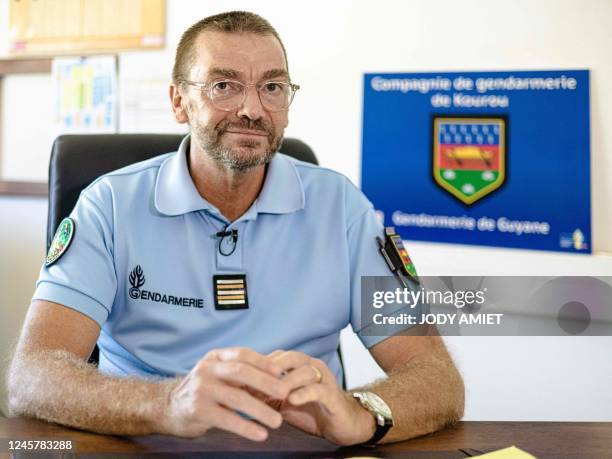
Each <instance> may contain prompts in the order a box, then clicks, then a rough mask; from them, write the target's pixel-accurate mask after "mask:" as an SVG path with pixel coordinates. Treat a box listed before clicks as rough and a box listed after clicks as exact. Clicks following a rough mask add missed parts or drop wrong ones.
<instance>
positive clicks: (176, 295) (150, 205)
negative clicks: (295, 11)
mask: <svg viewBox="0 0 612 459" xmlns="http://www.w3.org/2000/svg"><path fill="white" fill-rule="evenodd" d="M188 148H189V136H188V137H186V138H185V139H184V140H183V141H182V143H181V145H180V147H179V150H178V151H177V152H175V153H169V154H165V155H162V156H158V157H155V158H153V159H150V160H147V161H144V162H140V163H137V164H133V165H131V166H128V167H125V168H123V169H119V170H117V171H114V172H111V173H109V174H107V175H104V176H102V177H100V178H99V179H97V180H96V181H94V182H93V183H92V184H91V185H90V186H89V187H87V188H86V189H85V190H84V191H83V192H82V193H81V196H80V198H79V201H78V203H77V205H76V206H75V208H74V210H73V211H72V213H71V215H70V216H71V218H73V219H74V221H75V225H76V230H75V234H74V237H73V240H72V243H71V245H70V247H69V248H68V250H67V251H66V252H65V253H64V255H63V256H62V257H61V258H60V259H59V260H58V261H57V262H56V263H55V264H53V265H51V266H50V267H48V268H47V267H44V266H43V268H42V270H41V273H40V278H39V280H38V282H37V286H36V291H35V294H34V299H42V300H48V301H53V302H56V303H60V304H63V305H65V306H67V307H70V308H72V309H75V310H77V311H79V312H81V313H83V314H85V315H87V316H88V317H90V318H92V319H93V320H95V321H96V322H97V323H98V324H99V325H100V327H101V334H100V337H99V340H98V346H99V348H100V363H99V368H100V370H101V371H103V372H105V373H109V374H114V375H136V376H143V377H147V376H164V377H166V376H168V377H170V376H178V375H183V374H186V373H187V372H189V370H190V369H191V368H192V367H193V366H194V365H195V364H196V363H197V362H198V360H199V359H201V358H202V357H203V356H204V355H205V354H206V353H207V352H208V351H210V350H211V349H215V348H222V347H228V346H245V347H249V348H252V349H254V350H255V351H258V352H261V353H269V352H271V351H273V350H276V349H295V350H298V351H301V352H304V353H306V354H309V355H311V356H314V357H317V358H320V359H322V360H324V361H325V362H326V363H327V364H328V365H329V367H330V368H331V370H332V371H333V372H335V373H336V375H337V377H338V379H339V380H340V378H341V368H340V363H339V360H338V356H337V352H336V349H337V347H338V341H339V335H340V330H342V329H343V328H344V327H345V326H346V325H347V324H349V323H350V324H351V325H352V328H353V329H354V330H355V331H356V333H357V335H358V336H359V337H360V339H361V340H362V342H363V343H364V344H365V345H366V346H367V347H371V346H373V345H375V344H376V343H378V342H379V341H381V340H383V339H384V338H385V337H371V336H363V334H362V333H361V332H362V330H363V328H364V327H365V326H367V325H368V324H362V323H361V321H360V316H361V313H360V278H361V276H365V275H371V276H374V275H377V276H388V275H390V271H389V269H388V267H387V265H386V264H385V262H384V260H383V258H382V257H381V255H380V253H379V252H378V246H377V244H376V241H375V237H376V236H382V234H383V228H382V226H381V224H380V222H379V221H378V219H377V218H376V216H375V214H374V211H373V208H372V205H371V204H370V202H369V201H368V200H367V199H366V198H365V196H364V195H363V194H362V193H361V192H360V191H359V190H358V189H357V188H356V187H355V186H354V185H353V184H352V183H351V182H350V181H349V180H348V179H347V178H346V177H344V176H343V175H341V174H339V173H337V172H334V171H331V170H328V169H324V168H322V167H318V166H314V165H311V164H307V163H304V162H300V161H297V160H295V159H292V158H290V157H288V156H286V155H283V154H277V155H275V156H274V158H273V159H272V161H271V162H270V164H269V165H268V169H267V173H266V177H265V181H264V185H263V188H262V190H261V192H260V194H259V196H258V197H257V199H256V200H255V202H254V203H253V204H252V206H251V207H250V208H249V209H248V210H247V211H246V212H245V213H244V215H242V216H241V217H240V218H239V219H237V220H236V221H234V222H229V221H227V219H226V218H225V217H223V215H221V213H220V212H219V210H218V209H217V208H215V207H214V206H213V205H211V204H210V203H209V202H207V201H206V200H205V199H203V198H202V197H201V196H200V194H199V193H198V191H197V190H196V188H195V185H194V183H193V181H192V179H191V176H190V174H189V171H188V168H187V155H188ZM227 225H229V226H227ZM226 226H227V230H231V229H236V230H238V240H237V242H236V247H235V250H234V251H233V253H231V255H228V256H225V255H223V254H221V253H220V250H219V238H218V237H216V236H215V233H217V232H219V231H222V230H224V229H225V228H226ZM226 243H227V244H226ZM223 245H224V246H225V245H227V247H221V249H222V250H223V251H224V252H225V253H228V252H231V249H232V248H233V247H231V238H226V239H224V244H223ZM219 274H245V275H246V282H247V290H248V292H247V295H248V303H249V307H248V309H238V310H217V309H215V302H214V296H213V280H212V279H213V276H214V275H219Z"/></svg>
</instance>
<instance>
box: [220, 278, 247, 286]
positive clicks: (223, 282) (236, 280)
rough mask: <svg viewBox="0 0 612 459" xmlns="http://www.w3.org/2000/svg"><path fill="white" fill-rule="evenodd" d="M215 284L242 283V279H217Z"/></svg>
mask: <svg viewBox="0 0 612 459" xmlns="http://www.w3.org/2000/svg"><path fill="white" fill-rule="evenodd" d="M215 282H217V285H219V284H244V281H243V280H242V279H217V280H216V281H215Z"/></svg>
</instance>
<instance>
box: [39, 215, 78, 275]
mask: <svg viewBox="0 0 612 459" xmlns="http://www.w3.org/2000/svg"><path fill="white" fill-rule="evenodd" d="M75 226H76V225H75V223H74V220H73V219H72V218H64V219H63V220H62V221H61V222H60V224H59V226H58V227H57V231H56V232H55V236H53V241H51V246H50V247H49V253H47V258H46V259H45V266H51V265H52V264H53V263H55V262H56V261H57V260H59V259H60V258H61V256H62V255H64V253H66V250H68V247H69V246H70V243H71V242H72V237H73V236H74V230H75Z"/></svg>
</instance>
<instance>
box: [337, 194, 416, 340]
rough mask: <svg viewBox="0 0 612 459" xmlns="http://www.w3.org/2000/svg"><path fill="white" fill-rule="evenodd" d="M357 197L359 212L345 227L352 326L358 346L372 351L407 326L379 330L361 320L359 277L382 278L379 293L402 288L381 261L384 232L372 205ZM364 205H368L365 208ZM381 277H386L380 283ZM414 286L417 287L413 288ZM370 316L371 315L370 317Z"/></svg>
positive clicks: (398, 307) (395, 308) (366, 321)
mask: <svg viewBox="0 0 612 459" xmlns="http://www.w3.org/2000/svg"><path fill="white" fill-rule="evenodd" d="M355 193H358V194H359V196H354V197H353V199H354V200H356V201H357V202H361V205H360V207H361V209H362V210H361V212H360V213H359V214H358V215H357V216H355V217H353V218H352V220H351V221H349V224H348V229H347V230H348V235H347V236H348V245H349V254H350V255H349V256H350V263H351V317H350V321H351V326H352V327H353V330H354V331H355V333H357V336H358V337H359V339H360V340H361V342H362V343H363V344H364V345H365V346H366V347H367V348H371V347H373V346H374V345H376V344H378V343H379V342H381V341H383V340H385V339H386V338H388V337H390V336H393V335H395V334H397V333H401V332H402V331H405V330H406V329H407V328H408V326H406V325H398V326H387V327H385V328H383V327H381V326H375V327H373V326H372V325H374V324H373V322H371V321H370V320H368V319H366V318H365V315H364V317H363V318H362V309H361V306H362V304H361V295H362V285H361V284H362V277H363V276H381V277H380V278H378V279H377V280H376V282H377V285H378V288H380V289H381V290H394V289H395V288H397V287H400V288H403V286H402V285H401V284H400V283H399V281H398V280H397V279H396V278H395V277H394V276H393V273H392V272H391V270H390V269H389V267H388V266H387V264H386V262H385V260H384V259H383V257H382V255H381V253H380V251H379V248H378V243H377V242H376V237H380V238H383V237H384V228H383V225H382V223H381V222H380V220H379V219H378V217H377V216H376V213H375V212H374V209H373V207H372V205H371V204H370V203H369V201H367V199H366V198H365V196H363V194H362V193H361V192H359V191H358V190H355ZM363 202H365V203H367V205H364V204H363ZM382 276H385V278H384V279H383V278H382ZM415 285H416V284H415ZM415 285H412V283H410V285H409V287H410V288H415ZM404 307H406V306H405V305H396V306H395V307H393V306H392V305H391V306H390V307H389V308H388V311H391V310H392V311H393V312H397V311H399V310H401V309H402V308H404ZM406 312H407V313H414V311H412V310H410V309H409V308H407V310H406ZM370 315H371V314H370ZM368 329H369V330H370V331H371V330H377V331H378V332H380V331H381V330H384V335H383V336H374V335H373V333H370V332H368Z"/></svg>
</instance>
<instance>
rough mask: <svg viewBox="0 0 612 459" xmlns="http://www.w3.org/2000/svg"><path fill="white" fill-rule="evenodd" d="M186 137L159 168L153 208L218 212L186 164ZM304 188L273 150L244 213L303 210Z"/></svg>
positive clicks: (173, 211)
mask: <svg viewBox="0 0 612 459" xmlns="http://www.w3.org/2000/svg"><path fill="white" fill-rule="evenodd" d="M189 145H190V136H189V135H187V136H186V137H185V138H184V139H183V140H182V141H181V144H180V145H179V148H178V151H177V152H176V153H175V154H173V155H170V156H169V157H168V158H167V159H166V160H164V162H163V163H162V164H161V166H160V168H159V172H158V174H157V182H156V184H155V207H156V208H157V210H158V211H159V212H161V213H162V214H165V215H169V216H174V215H182V214H186V213H188V212H194V211H198V210H208V211H209V212H211V213H214V214H219V211H218V209H217V208H216V207H215V206H213V205H212V204H211V203H209V202H208V201H207V200H206V199H204V198H203V197H202V196H200V193H199V192H198V190H197V188H196V187H195V185H194V183H193V180H192V178H191V175H190V174H189V169H188V167H187V151H188V150H189ZM304 205H305V196H304V188H303V186H302V181H301V179H300V176H299V174H298V171H297V169H296V167H295V164H294V162H293V161H292V160H291V159H290V158H289V157H287V156H285V155H283V154H280V153H277V154H276V155H274V157H273V158H272V161H270V163H269V164H268V169H267V171H266V178H265V181H264V185H263V187H262V189H261V191H260V193H259V196H258V197H257V199H256V200H255V202H254V203H253V206H252V207H251V208H250V209H249V210H247V212H245V215H244V216H247V215H252V216H253V218H256V214H258V213H269V214H285V213H291V212H296V211H298V210H300V209H303V208H304Z"/></svg>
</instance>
